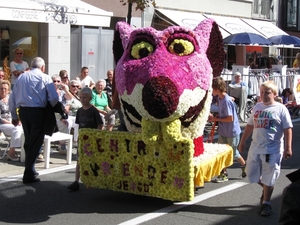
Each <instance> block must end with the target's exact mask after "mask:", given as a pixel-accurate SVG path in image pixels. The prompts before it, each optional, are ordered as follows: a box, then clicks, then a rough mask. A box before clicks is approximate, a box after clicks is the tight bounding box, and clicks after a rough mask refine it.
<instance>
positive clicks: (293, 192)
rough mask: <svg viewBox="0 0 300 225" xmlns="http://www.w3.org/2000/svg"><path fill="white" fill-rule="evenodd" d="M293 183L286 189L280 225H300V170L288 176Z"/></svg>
mask: <svg viewBox="0 0 300 225" xmlns="http://www.w3.org/2000/svg"><path fill="white" fill-rule="evenodd" d="M286 176H287V178H289V180H290V181H291V182H292V183H291V184H290V185H288V186H287V187H285V188H284V190H283V193H282V198H281V208H280V215H279V225H298V224H300V192H299V190H300V169H298V170H296V171H294V172H292V173H290V174H288V175H286Z"/></svg>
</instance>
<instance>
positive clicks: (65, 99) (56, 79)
mask: <svg viewBox="0 0 300 225" xmlns="http://www.w3.org/2000/svg"><path fill="white" fill-rule="evenodd" d="M52 81H53V83H54V86H55V88H56V92H57V94H58V101H60V102H61V103H62V104H63V106H64V107H65V109H66V111H67V112H68V111H69V108H70V105H69V104H70V102H69V101H70V100H71V97H70V94H67V93H68V92H69V88H68V86H67V85H65V84H62V83H61V79H60V76H59V75H57V74H55V75H53V76H52ZM55 116H56V123H57V128H58V130H59V131H60V132H62V133H66V134H69V133H70V130H71V128H72V125H73V124H72V120H71V119H69V118H68V119H67V120H66V119H63V118H61V115H60V114H59V113H55ZM59 153H60V154H67V147H66V143H65V142H64V141H62V142H60V146H59Z"/></svg>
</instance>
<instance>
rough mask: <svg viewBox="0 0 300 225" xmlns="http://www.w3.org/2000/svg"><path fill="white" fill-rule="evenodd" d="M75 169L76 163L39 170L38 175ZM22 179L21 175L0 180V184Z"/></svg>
mask: <svg viewBox="0 0 300 225" xmlns="http://www.w3.org/2000/svg"><path fill="white" fill-rule="evenodd" d="M75 167H76V163H75V164H70V165H66V166H59V167H55V168H51V169H44V170H39V171H38V172H39V174H40V175H45V174H50V173H56V172H61V171H64V170H69V169H74V168H75ZM22 178H23V174H20V175H15V176H10V177H4V178H0V184H3V183H7V182H11V181H16V180H20V179H22Z"/></svg>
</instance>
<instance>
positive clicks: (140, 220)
mask: <svg viewBox="0 0 300 225" xmlns="http://www.w3.org/2000/svg"><path fill="white" fill-rule="evenodd" d="M247 184H248V183H246V182H236V183H233V184H230V185H227V186H225V187H221V188H218V189H216V190H213V191H210V192H207V193H204V194H202V195H198V196H196V197H195V198H194V200H193V201H190V202H178V203H174V204H173V205H171V206H168V207H165V208H162V209H159V210H156V211H154V212H151V213H147V214H145V215H142V216H139V217H136V218H134V219H131V220H128V221H126V222H123V223H120V224H119V225H135V224H141V223H144V222H146V221H149V220H152V219H155V218H157V217H160V216H163V215H165V214H168V213H170V212H173V211H176V210H179V209H181V208H184V207H187V206H190V205H194V204H196V203H199V202H202V201H204V200H206V199H209V198H212V197H215V196H216V195H220V194H223V193H225V192H228V191H232V190H234V189H237V188H240V187H243V186H245V185H247Z"/></svg>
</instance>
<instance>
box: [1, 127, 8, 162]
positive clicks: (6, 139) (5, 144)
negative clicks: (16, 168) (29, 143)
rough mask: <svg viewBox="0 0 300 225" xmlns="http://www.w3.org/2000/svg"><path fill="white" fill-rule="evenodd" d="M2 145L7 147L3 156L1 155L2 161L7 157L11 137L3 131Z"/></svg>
mask: <svg viewBox="0 0 300 225" xmlns="http://www.w3.org/2000/svg"><path fill="white" fill-rule="evenodd" d="M0 145H1V146H2V145H4V146H5V147H4V151H3V153H2V155H1V154H0V159H3V158H4V157H5V156H6V153H7V151H8V149H9V147H10V137H8V136H6V135H5V134H4V133H3V132H2V131H0ZM0 151H1V148H0Z"/></svg>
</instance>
